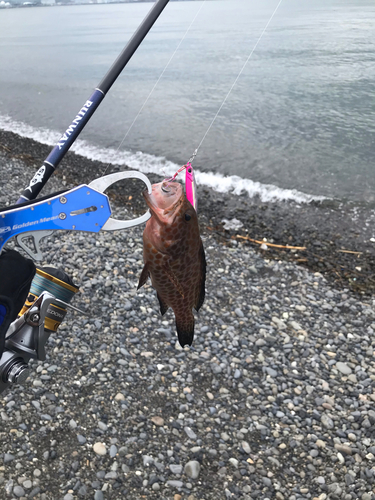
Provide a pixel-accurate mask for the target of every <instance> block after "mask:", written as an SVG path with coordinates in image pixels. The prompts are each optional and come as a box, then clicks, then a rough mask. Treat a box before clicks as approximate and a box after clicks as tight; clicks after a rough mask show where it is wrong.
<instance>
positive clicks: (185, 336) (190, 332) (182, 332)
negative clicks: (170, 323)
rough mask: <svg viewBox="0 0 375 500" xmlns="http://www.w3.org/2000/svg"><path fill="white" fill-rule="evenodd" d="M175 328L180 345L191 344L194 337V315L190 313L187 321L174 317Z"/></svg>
mask: <svg viewBox="0 0 375 500" xmlns="http://www.w3.org/2000/svg"><path fill="white" fill-rule="evenodd" d="M176 329H177V335H178V341H179V343H180V345H181V347H184V346H185V345H191V344H192V343H193V338H194V316H193V314H192V315H191V318H190V319H189V321H186V320H185V321H181V320H179V319H177V318H176Z"/></svg>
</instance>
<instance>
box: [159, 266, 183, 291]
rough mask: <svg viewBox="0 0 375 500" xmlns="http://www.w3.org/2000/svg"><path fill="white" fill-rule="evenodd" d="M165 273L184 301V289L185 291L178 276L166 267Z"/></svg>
mask: <svg viewBox="0 0 375 500" xmlns="http://www.w3.org/2000/svg"><path fill="white" fill-rule="evenodd" d="M164 271H165V274H166V275H167V276H168V278H169V280H170V281H171V282H172V283H173V284H174V286H175V287H176V290H177V291H178V293H179V294H180V295H181V296H182V298H183V299H184V298H185V292H184V289H183V287H182V285H181V283H180V282H179V281H178V278H177V276H176V275H175V274H174V272H173V271H172V270H171V269H170V268H169V267H168V266H164Z"/></svg>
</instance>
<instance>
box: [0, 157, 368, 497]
mask: <svg viewBox="0 0 375 500" xmlns="http://www.w3.org/2000/svg"><path fill="white" fill-rule="evenodd" d="M24 160H25V158H23V159H20V158H14V155H13V156H12V157H10V155H9V154H8V152H7V151H5V152H3V153H0V171H1V172H2V175H3V176H4V177H6V178H7V181H8V182H7V189H6V190H3V189H1V194H0V204H1V205H4V204H5V203H6V202H12V201H13V200H14V199H15V198H17V194H18V193H19V191H20V184H21V185H22V186H23V185H24V184H26V181H27V180H28V179H29V177H30V175H29V174H30V170H28V169H27V168H26V166H25V163H24ZM67 182H68V183H69V180H67ZM50 189H51V190H58V189H61V178H60V179H59V178H57V177H56V178H54V179H52V180H51V183H50ZM126 208H127V206H125V205H124V204H122V208H117V209H116V212H117V213H118V214H121V213H124V212H125V211H126V210H125V209H126ZM202 219H203V221H205V218H204V217H202ZM142 229H143V228H136V229H133V230H129V231H126V232H123V233H119V232H117V233H113V234H111V233H100V234H98V235H91V234H84V233H60V234H55V235H54V236H53V237H51V238H50V239H49V240H45V241H46V243H45V244H44V250H45V255H46V262H45V263H49V262H50V260H52V261H53V263H54V264H55V265H58V266H61V267H62V268H63V269H65V271H66V272H68V273H69V274H70V275H71V276H72V277H73V279H74V281H75V282H76V283H78V284H79V285H80V289H81V293H80V294H79V296H77V297H76V299H75V300H74V304H75V305H76V306H77V307H80V308H82V309H85V310H87V311H89V314H88V316H87V317H83V316H80V315H78V314H76V313H71V312H70V313H69V315H68V317H67V320H66V321H65V322H64V324H63V325H61V327H60V328H59V331H58V332H57V334H55V335H52V336H51V337H50V340H49V343H48V346H47V359H46V361H45V362H33V363H32V365H31V366H32V375H31V377H30V378H29V380H28V381H27V382H26V383H25V384H24V385H23V386H15V387H12V389H11V390H7V391H6V392H5V393H3V395H2V399H1V401H0V421H1V428H0V429H1V432H0V441H1V449H0V491H1V490H2V492H1V494H0V497H1V498H6V499H18V498H21V499H23V498H27V499H29V498H35V499H41V500H55V499H61V500H62V499H64V500H72V499H81V498H82V499H84V498H88V499H95V500H101V499H105V500H109V499H113V500H117V499H122V498H129V499H135V500H137V499H141V498H150V499H168V500H169V499H173V500H180V499H188V500H211V499H212V500H213V499H215V500H216V499H227V498H228V499H230V498H232V499H237V498H239V499H262V500H265V499H274V498H276V499H280V500H282V499H290V500H298V499H316V498H319V499H320V500H324V499H344V500H351V499H353V500H354V499H361V500H371V499H374V498H375V430H374V429H375V427H374V424H375V408H374V406H375V363H374V360H375V312H374V299H373V298H372V297H371V296H362V297H361V296H360V295H358V294H357V295H355V294H354V293H353V292H352V291H351V290H350V289H349V288H348V287H345V286H342V285H341V286H336V284H335V283H333V282H332V281H331V280H330V279H327V278H326V277H324V276H323V275H322V274H320V273H317V272H312V271H310V270H308V269H306V268H304V267H301V266H299V265H297V264H295V263H293V262H288V261H281V260H280V261H279V260H275V259H274V258H273V259H270V258H269V257H268V255H267V252H265V253H264V254H262V253H259V252H256V251H255V250H254V249H253V248H251V247H250V246H244V245H243V244H241V243H239V242H238V241H236V240H224V239H222V241H223V242H224V243H223V242H222V241H221V240H220V239H218V238H217V235H216V234H215V233H214V232H213V231H210V230H209V229H207V226H206V225H205V224H203V227H202V233H203V234H202V236H203V239H204V245H205V249H206V257H207V264H208V274H207V293H206V301H205V304H204V306H203V307H202V309H201V312H200V314H199V316H197V318H196V335H195V340H194V344H193V348H190V349H189V348H188V347H186V348H185V349H181V348H180V347H179V344H178V342H177V337H176V333H175V329H174V317H173V314H172V313H170V312H169V313H167V315H166V316H165V317H164V318H161V316H160V314H159V310H158V303H157V299H156V295H155V292H154V290H153V289H152V287H151V286H150V285H148V286H146V287H144V288H142V289H141V290H140V291H138V292H137V291H136V286H137V283H138V278H139V275H140V272H141V270H142V267H143V262H142V243H141V241H142Z"/></svg>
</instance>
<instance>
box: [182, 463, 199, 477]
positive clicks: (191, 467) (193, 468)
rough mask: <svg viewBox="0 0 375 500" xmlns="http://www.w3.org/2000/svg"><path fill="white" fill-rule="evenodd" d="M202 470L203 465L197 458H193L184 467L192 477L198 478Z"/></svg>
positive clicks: (186, 472)
mask: <svg viewBox="0 0 375 500" xmlns="http://www.w3.org/2000/svg"><path fill="white" fill-rule="evenodd" d="M200 470H201V465H200V463H199V462H197V461H196V460H191V461H190V462H188V463H187V464H186V465H185V467H184V472H185V474H186V475H187V476H188V477H190V478H191V479H197V478H198V476H199V473H200Z"/></svg>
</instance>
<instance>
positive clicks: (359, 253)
mask: <svg viewBox="0 0 375 500" xmlns="http://www.w3.org/2000/svg"><path fill="white" fill-rule="evenodd" d="M337 251H338V252H341V253H353V254H354V255H362V254H363V252H355V251H353V250H337Z"/></svg>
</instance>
